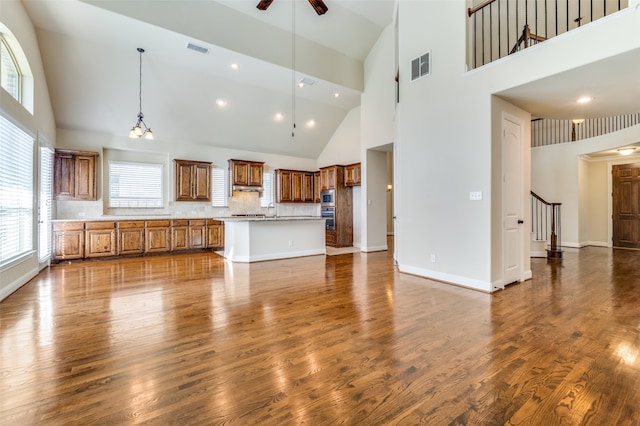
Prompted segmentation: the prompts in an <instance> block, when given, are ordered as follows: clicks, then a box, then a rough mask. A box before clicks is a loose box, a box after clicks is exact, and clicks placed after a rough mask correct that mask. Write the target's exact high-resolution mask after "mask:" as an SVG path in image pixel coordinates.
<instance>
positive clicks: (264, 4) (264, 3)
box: [256, 0, 273, 10]
mask: <svg viewBox="0 0 640 426" xmlns="http://www.w3.org/2000/svg"><path fill="white" fill-rule="evenodd" d="M272 2H273V0H260V3H258V6H256V7H257V8H258V9H260V10H267V8H268V7H269V6H270V5H271V3H272Z"/></svg>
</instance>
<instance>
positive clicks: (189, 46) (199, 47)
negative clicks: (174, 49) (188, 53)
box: [187, 43, 209, 54]
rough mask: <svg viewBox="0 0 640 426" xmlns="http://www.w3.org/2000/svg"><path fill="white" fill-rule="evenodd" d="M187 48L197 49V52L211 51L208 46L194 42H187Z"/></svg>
mask: <svg viewBox="0 0 640 426" xmlns="http://www.w3.org/2000/svg"><path fill="white" fill-rule="evenodd" d="M187 49H191V50H195V51H196V52H199V53H205V54H207V53H209V49H208V48H206V47H202V46H198V45H197V44H193V43H188V44H187Z"/></svg>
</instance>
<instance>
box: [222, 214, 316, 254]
mask: <svg viewBox="0 0 640 426" xmlns="http://www.w3.org/2000/svg"><path fill="white" fill-rule="evenodd" d="M220 219H221V220H223V221H224V257H225V258H226V259H229V260H231V261H233V262H258V261H262V260H275V259H286V258H290V257H301V256H312V255H318V254H326V246H325V219H323V218H321V217H317V216H302V217H299V216H291V217H242V218H239V217H233V218H220Z"/></svg>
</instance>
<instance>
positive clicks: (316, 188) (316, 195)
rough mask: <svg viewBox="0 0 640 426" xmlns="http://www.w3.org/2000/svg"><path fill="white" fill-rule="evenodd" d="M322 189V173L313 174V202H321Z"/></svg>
mask: <svg viewBox="0 0 640 426" xmlns="http://www.w3.org/2000/svg"><path fill="white" fill-rule="evenodd" d="M321 188H322V183H321V182H320V172H315V173H314V174H313V202H314V203H319V202H320V189H321Z"/></svg>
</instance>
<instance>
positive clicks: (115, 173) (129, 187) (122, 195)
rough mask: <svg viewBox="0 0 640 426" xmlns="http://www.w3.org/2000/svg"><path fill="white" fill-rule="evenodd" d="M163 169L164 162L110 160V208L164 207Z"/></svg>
mask: <svg viewBox="0 0 640 426" xmlns="http://www.w3.org/2000/svg"><path fill="white" fill-rule="evenodd" d="M162 170H163V165H162V164H156V163H135V162H129V161H109V204H108V205H109V208H125V209H160V208H162V207H163V205H164V198H163V195H162V193H163V192H162Z"/></svg>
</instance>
